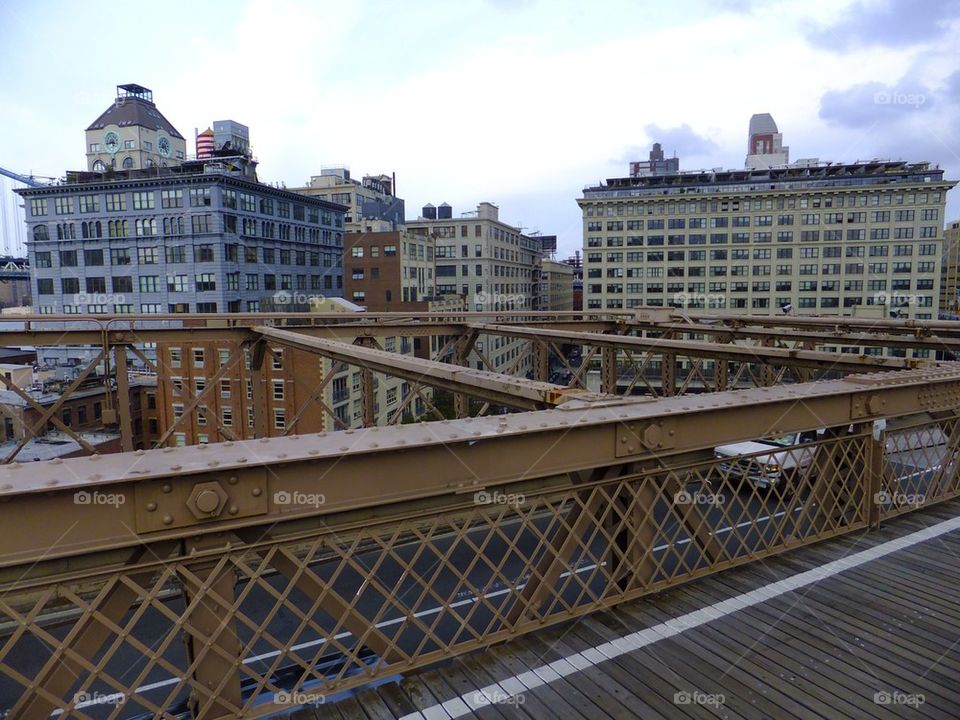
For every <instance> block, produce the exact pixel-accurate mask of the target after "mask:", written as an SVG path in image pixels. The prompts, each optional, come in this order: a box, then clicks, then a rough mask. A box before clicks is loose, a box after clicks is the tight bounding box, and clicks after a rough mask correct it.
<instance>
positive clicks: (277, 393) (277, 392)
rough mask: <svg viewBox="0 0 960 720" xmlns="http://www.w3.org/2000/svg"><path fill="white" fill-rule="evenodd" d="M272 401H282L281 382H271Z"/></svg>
mask: <svg viewBox="0 0 960 720" xmlns="http://www.w3.org/2000/svg"><path fill="white" fill-rule="evenodd" d="M273 399H274V400H283V380H274V381H273Z"/></svg>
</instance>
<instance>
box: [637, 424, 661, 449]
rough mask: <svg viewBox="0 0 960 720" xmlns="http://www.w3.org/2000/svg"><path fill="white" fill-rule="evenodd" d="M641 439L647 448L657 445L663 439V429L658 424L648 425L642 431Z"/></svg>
mask: <svg viewBox="0 0 960 720" xmlns="http://www.w3.org/2000/svg"><path fill="white" fill-rule="evenodd" d="M641 439H642V440H643V444H644V445H646V446H647V447H648V448H653V447H657V445H659V444H660V442H661V441H662V440H663V431H662V430H661V429H660V426H658V425H650V426H649V427H648V428H647V429H646V430H644V431H643V437H642V438H641Z"/></svg>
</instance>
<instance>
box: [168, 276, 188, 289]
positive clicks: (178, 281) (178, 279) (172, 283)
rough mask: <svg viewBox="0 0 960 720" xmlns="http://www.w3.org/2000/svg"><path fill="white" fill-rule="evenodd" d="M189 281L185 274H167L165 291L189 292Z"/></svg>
mask: <svg viewBox="0 0 960 720" xmlns="http://www.w3.org/2000/svg"><path fill="white" fill-rule="evenodd" d="M189 290H190V283H189V282H188V280H187V276H186V275H167V292H189Z"/></svg>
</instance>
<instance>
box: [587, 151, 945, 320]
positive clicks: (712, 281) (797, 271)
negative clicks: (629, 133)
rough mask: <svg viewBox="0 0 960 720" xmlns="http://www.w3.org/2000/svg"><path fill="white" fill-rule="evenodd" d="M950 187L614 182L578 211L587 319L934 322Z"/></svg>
mask: <svg viewBox="0 0 960 720" xmlns="http://www.w3.org/2000/svg"><path fill="white" fill-rule="evenodd" d="M781 151H783V148H782V147H781ZM955 184H956V183H955V182H953V181H948V180H945V179H944V177H943V171H942V170H941V169H939V168H937V167H935V166H933V165H931V164H929V163H908V162H899V161H898V162H880V161H875V162H861V163H853V164H817V165H816V166H811V165H808V164H804V165H791V166H786V167H779V168H772V169H769V168H767V169H747V170H730V171H722V172H683V173H675V174H671V175H662V176H650V177H625V178H613V179H610V180H608V181H607V182H606V184H603V185H600V186H596V187H588V188H586V189H585V190H584V193H583V197H582V198H580V199H579V200H578V203H579V205H580V207H581V209H582V211H583V237H584V241H583V244H584V254H585V263H584V271H585V278H584V281H585V284H586V290H585V294H586V309H587V310H591V309H617V310H619V309H630V308H637V307H642V306H668V305H673V306H677V307H687V308H710V309H718V310H723V311H729V312H739V313H755V314H765V315H768V314H780V313H782V312H784V311H786V312H790V313H795V314H819V315H840V314H848V315H849V314H853V313H854V312H855V310H856V309H857V308H858V307H860V306H871V305H880V306H885V308H886V313H884V314H890V313H891V311H892V314H893V315H894V316H903V317H907V316H909V317H913V318H918V319H925V318H932V317H935V314H936V306H937V304H938V303H937V295H938V292H939V284H940V267H941V256H942V244H943V234H942V223H943V213H944V205H945V201H946V193H947V191H948V190H949V189H950V188H952V187H953V186H954V185H955Z"/></svg>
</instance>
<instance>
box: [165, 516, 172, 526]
mask: <svg viewBox="0 0 960 720" xmlns="http://www.w3.org/2000/svg"><path fill="white" fill-rule="evenodd" d="M172 522H173V518H172V517H170V516H169V515H164V516H163V524H164V525H169V524H170V523H172Z"/></svg>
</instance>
